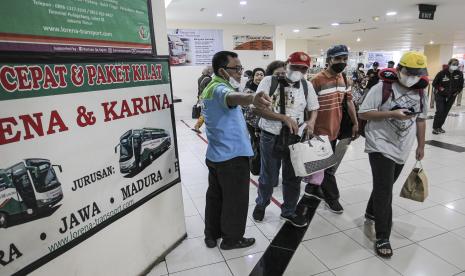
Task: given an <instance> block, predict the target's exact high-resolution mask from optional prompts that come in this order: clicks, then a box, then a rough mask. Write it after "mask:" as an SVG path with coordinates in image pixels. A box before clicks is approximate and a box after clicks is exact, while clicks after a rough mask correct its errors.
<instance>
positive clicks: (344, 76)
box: [341, 72, 349, 90]
mask: <svg viewBox="0 0 465 276" xmlns="http://www.w3.org/2000/svg"><path fill="white" fill-rule="evenodd" d="M341 75H342V79H343V80H344V85H345V86H346V90H347V88H349V86H348V84H347V75H346V73H344V72H342V74H341Z"/></svg>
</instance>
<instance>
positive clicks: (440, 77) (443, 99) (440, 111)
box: [433, 58, 463, 134]
mask: <svg viewBox="0 0 465 276" xmlns="http://www.w3.org/2000/svg"><path fill="white" fill-rule="evenodd" d="M433 87H434V88H435V89H436V93H435V101H436V114H435V115H434V122H433V134H441V133H446V131H445V130H444V129H443V128H442V126H443V125H444V123H445V122H446V119H447V115H448V114H449V111H450V110H451V108H452V106H453V105H454V103H455V99H456V98H457V95H458V94H459V93H460V92H462V89H463V73H462V72H461V71H460V70H459V61H458V60H457V59H455V58H453V59H451V60H449V63H448V66H447V67H446V69H443V70H442V71H440V72H439V73H438V74H437V75H436V77H435V78H434V81H433Z"/></svg>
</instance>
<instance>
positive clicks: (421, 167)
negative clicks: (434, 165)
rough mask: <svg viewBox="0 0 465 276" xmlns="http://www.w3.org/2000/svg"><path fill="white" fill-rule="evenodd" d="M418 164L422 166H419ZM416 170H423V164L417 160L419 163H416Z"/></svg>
mask: <svg viewBox="0 0 465 276" xmlns="http://www.w3.org/2000/svg"><path fill="white" fill-rule="evenodd" d="M418 164H420V166H418ZM415 168H419V169H420V171H422V170H423V164H422V163H421V161H418V160H417V162H415Z"/></svg>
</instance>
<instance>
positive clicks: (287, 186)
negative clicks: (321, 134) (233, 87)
mask: <svg viewBox="0 0 465 276" xmlns="http://www.w3.org/2000/svg"><path fill="white" fill-rule="evenodd" d="M310 61H311V59H310V56H308V55H307V54H306V53H303V52H295V53H292V54H291V55H290V56H289V59H288V60H287V63H286V74H285V77H284V76H279V77H277V76H266V77H265V78H264V79H263V80H262V82H261V83H260V85H259V86H258V89H257V91H260V92H262V91H263V92H264V93H266V94H267V95H270V96H271V98H272V102H273V104H272V110H268V109H266V110H258V111H257V114H258V115H259V116H260V117H261V119H260V122H259V126H260V128H261V130H262V131H261V137H260V153H261V169H260V177H259V179H258V182H259V185H258V195H257V199H256V200H255V202H256V203H257V205H256V206H255V209H254V211H253V214H252V216H253V219H254V220H255V221H257V222H261V221H263V218H264V217H265V209H266V207H267V206H268V205H269V204H270V199H271V196H272V194H273V188H274V187H275V186H277V185H278V181H279V172H280V169H281V165H282V179H283V183H282V185H283V189H282V190H283V198H284V202H283V204H282V206H281V218H282V219H284V220H286V221H288V222H289V223H291V224H292V225H294V226H296V227H305V226H306V225H307V220H306V218H305V217H304V216H303V215H302V214H297V213H296V212H295V210H296V206H297V202H298V200H299V197H300V183H301V180H302V179H301V178H300V177H297V176H296V175H295V172H294V168H293V167H292V163H291V159H290V153H289V151H288V145H284V144H281V143H280V142H281V141H283V140H284V141H287V140H288V139H289V138H290V136H291V134H297V133H298V129H299V125H300V124H303V123H306V125H307V126H306V130H307V132H308V133H313V128H314V125H315V120H316V115H317V110H318V108H319V105H318V99H317V97H316V94H315V91H314V89H313V86H312V84H311V83H309V82H308V81H307V80H305V79H304V75H305V73H306V72H307V70H308V68H309V67H310ZM305 112H308V113H309V114H308V115H309V116H308V120H307V121H305V119H304V118H305ZM277 145H279V146H280V147H279V148H277ZM286 150H287V151H286Z"/></svg>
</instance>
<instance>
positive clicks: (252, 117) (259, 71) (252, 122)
mask: <svg viewBox="0 0 465 276" xmlns="http://www.w3.org/2000/svg"><path fill="white" fill-rule="evenodd" d="M252 76H253V79H252V80H250V81H248V82H247V84H246V85H245V89H244V93H255V92H257V88H258V85H259V84H260V82H261V81H262V79H263V78H264V77H265V70H264V69H263V68H255V69H254V70H253V71H252ZM244 116H245V121H246V123H247V129H248V130H249V134H250V142H251V143H252V148H254V149H258V147H259V143H260V128H259V127H258V121H259V120H260V117H258V116H257V115H256V114H254V112H253V109H252V107H251V106H246V107H244Z"/></svg>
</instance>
